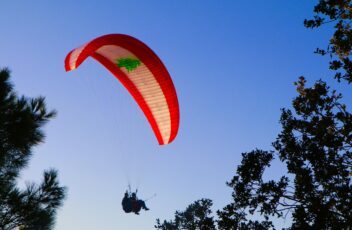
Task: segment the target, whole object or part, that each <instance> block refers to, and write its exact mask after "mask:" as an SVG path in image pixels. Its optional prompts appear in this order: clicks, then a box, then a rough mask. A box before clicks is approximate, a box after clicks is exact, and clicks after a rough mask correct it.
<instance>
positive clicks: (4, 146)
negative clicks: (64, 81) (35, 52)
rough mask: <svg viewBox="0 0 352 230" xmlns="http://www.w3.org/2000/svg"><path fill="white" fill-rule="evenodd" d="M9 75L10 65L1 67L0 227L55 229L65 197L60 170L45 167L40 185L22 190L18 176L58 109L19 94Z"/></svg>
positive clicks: (6, 228) (39, 229)
mask: <svg viewBox="0 0 352 230" xmlns="http://www.w3.org/2000/svg"><path fill="white" fill-rule="evenodd" d="M9 78H10V72H9V70H8V69H2V70H0V229H3V230H10V229H17V227H18V226H22V228H23V229H31V230H32V229H33V230H34V229H35V230H41V229H43V230H44V229H46V230H47V229H52V227H53V224H54V220H55V214H56V209H57V208H58V207H59V206H61V205H62V201H63V199H64V197H65V188H64V187H61V186H59V183H58V179H57V171H56V170H53V169H52V170H48V171H45V172H44V179H43V182H42V183H41V184H40V185H36V184H27V186H26V188H25V189H23V190H22V189H19V188H18V187H17V186H16V179H17V178H18V176H19V173H20V170H21V169H23V168H24V167H26V166H27V164H28V161H29V159H30V157H31V153H32V152H31V150H32V148H33V147H34V146H36V145H38V144H39V143H41V142H43V140H44V133H43V131H42V129H41V128H42V127H43V125H44V124H45V123H46V122H48V121H49V120H50V119H51V118H53V117H54V116H55V114H56V112H55V111H47V109H46V105H45V100H44V98H43V97H38V98H34V99H30V98H26V97H23V96H22V97H19V96H18V95H17V94H16V93H15V92H14V90H13V86H12V85H11V83H10V82H9Z"/></svg>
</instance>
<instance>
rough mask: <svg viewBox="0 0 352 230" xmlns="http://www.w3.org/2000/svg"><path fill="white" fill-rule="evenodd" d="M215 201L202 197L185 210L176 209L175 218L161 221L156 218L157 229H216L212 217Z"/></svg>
mask: <svg viewBox="0 0 352 230" xmlns="http://www.w3.org/2000/svg"><path fill="white" fill-rule="evenodd" d="M212 205H213V202H212V201H211V200H209V199H201V200H197V201H195V202H194V203H193V204H190V205H189V206H188V207H187V208H186V210H185V211H183V212H180V211H176V213H175V220H170V221H164V222H163V223H161V222H160V220H159V219H157V220H156V222H157V223H156V225H155V228H156V229H160V230H172V229H177V230H182V229H189V230H196V229H199V230H205V229H214V228H215V222H214V219H213V217H211V216H210V215H211V206H212Z"/></svg>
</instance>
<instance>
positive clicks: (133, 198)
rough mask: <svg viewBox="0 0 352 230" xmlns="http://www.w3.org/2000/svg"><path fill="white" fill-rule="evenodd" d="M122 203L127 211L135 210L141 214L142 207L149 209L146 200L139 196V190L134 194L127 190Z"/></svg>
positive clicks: (137, 213)
mask: <svg viewBox="0 0 352 230" xmlns="http://www.w3.org/2000/svg"><path fill="white" fill-rule="evenodd" d="M121 204H122V209H123V211H125V212H126V213H131V212H134V213H135V214H136V215H139V212H140V211H141V209H144V210H146V211H148V210H149V208H147V206H146V205H145V202H144V201H143V200H139V199H138V198H137V191H136V192H134V193H132V194H130V193H129V192H128V191H126V192H125V195H124V197H123V199H122V202H121Z"/></svg>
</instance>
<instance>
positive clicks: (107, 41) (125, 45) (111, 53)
mask: <svg viewBox="0 0 352 230" xmlns="http://www.w3.org/2000/svg"><path fill="white" fill-rule="evenodd" d="M88 57H92V58H94V59H95V60H96V61H98V62H100V63H101V64H102V65H103V66H105V67H106V68H107V69H108V70H109V71H110V72H111V73H112V74H113V75H114V76H115V77H116V78H117V79H118V80H119V81H120V82H121V83H122V84H123V85H124V86H125V88H126V89H127V90H128V91H129V92H130V94H131V95H132V96H133V98H134V99H135V101H136V102H137V104H138V105H139V107H140V108H141V109H142V111H143V113H144V114H145V116H146V118H147V120H148V121H149V123H150V125H151V127H152V129H153V131H154V134H155V136H156V138H157V140H158V142H159V144H160V145H165V144H169V143H171V142H172V141H173V140H174V139H175V137H176V135H177V132H178V128H179V120H180V114H179V105H178V100H177V94H176V90H175V87H174V85H173V82H172V79H171V77H170V75H169V73H168V71H167V69H166V67H165V66H164V65H163V63H162V62H161V60H160V59H159V58H158V56H157V55H156V54H155V53H154V52H153V51H152V50H151V49H150V48H149V47H148V46H146V45H145V44H144V43H142V42H141V41H139V40H137V39H136V38H133V37H131V36H128V35H123V34H109V35H105V36H101V37H98V38H96V39H94V40H92V41H90V42H88V43H86V44H84V45H82V46H80V47H78V48H76V49H74V50H72V51H71V52H70V53H69V54H68V55H67V57H66V59H65V69H66V71H70V70H73V69H76V68H77V67H78V66H79V65H81V64H82V63H83V62H84V60H85V59H87V58H88Z"/></svg>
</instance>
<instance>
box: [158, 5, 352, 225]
mask: <svg viewBox="0 0 352 230" xmlns="http://www.w3.org/2000/svg"><path fill="white" fill-rule="evenodd" d="M314 13H315V15H314V18H313V19H311V20H305V22H304V25H305V26H306V27H307V28H317V27H320V26H322V25H324V24H329V23H330V24H333V26H334V28H335V31H334V34H333V36H332V38H331V39H330V42H329V45H328V47H327V49H320V48H318V49H317V50H316V53H318V54H321V55H327V54H328V55H330V57H331V62H330V65H329V68H330V69H331V70H334V71H335V75H334V77H335V78H336V79H337V80H338V81H341V80H346V81H347V82H348V83H351V82H352V62H351V60H350V55H351V51H352V29H351V18H352V3H351V0H320V1H319V2H318V4H317V5H316V6H315V8H314ZM295 85H296V89H297V92H298V95H297V97H295V98H294V99H293V101H292V106H293V109H292V110H291V109H282V111H281V118H280V123H281V125H282V131H281V133H279V135H278V137H277V138H276V140H275V141H274V142H273V143H272V146H273V150H270V151H265V150H260V149H255V150H253V151H250V152H245V153H242V161H241V164H240V165H239V166H238V167H237V170H236V174H235V176H234V177H233V178H232V179H231V181H229V182H227V185H228V186H229V187H230V188H231V189H232V190H233V192H232V198H233V201H232V202H231V203H230V204H228V205H226V206H225V207H224V208H223V209H222V210H218V211H217V219H216V220H215V222H216V224H217V225H216V226H215V227H216V228H218V229H275V226H274V222H273V220H274V219H280V218H287V217H288V216H289V217H290V220H291V221H290V222H289V223H290V226H289V229H350V228H351V226H352V224H351V223H352V199H351V198H352V181H351V176H352V149H351V148H352V114H351V113H350V112H349V111H348V110H347V106H346V105H345V104H343V103H342V101H341V99H342V95H341V94H340V93H338V92H337V91H336V90H331V89H330V87H329V86H328V85H327V84H326V83H325V82H324V81H322V80H319V81H316V82H315V83H314V84H313V86H312V87H307V86H306V80H305V78H304V77H300V78H299V79H298V81H297V82H296V83H295ZM274 159H277V160H279V161H280V162H281V163H282V164H283V165H284V166H285V167H286V168H287V173H286V174H285V175H283V176H281V177H280V179H278V180H264V178H263V173H264V172H265V170H266V169H267V168H269V167H270V165H271V164H272V162H273V160H274ZM199 205H202V204H199ZM199 208H200V209H202V207H199ZM204 208H206V207H203V209H204ZM209 208H210V207H209ZM186 211H187V210H186ZM190 214H191V213H190ZM258 214H259V215H260V218H257V216H258ZM288 214H290V215H288ZM177 218H178V216H177V213H176V215H175V220H174V221H170V222H164V224H166V223H167V224H170V225H168V226H169V228H160V229H179V228H176V227H177V226H176V227H175V225H172V224H174V223H175V222H176V220H177ZM190 219H191V218H190ZM157 223H158V224H160V220H157ZM159 226H160V225H159ZM159 226H156V227H159ZM165 226H166V225H165ZM173 227H174V228H173ZM215 227H214V228H207V229H216V228H215ZM196 229H200V228H199V226H198V227H197V228H196Z"/></svg>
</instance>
